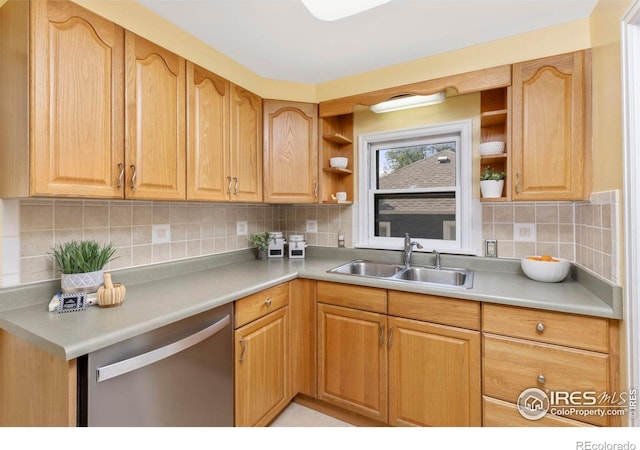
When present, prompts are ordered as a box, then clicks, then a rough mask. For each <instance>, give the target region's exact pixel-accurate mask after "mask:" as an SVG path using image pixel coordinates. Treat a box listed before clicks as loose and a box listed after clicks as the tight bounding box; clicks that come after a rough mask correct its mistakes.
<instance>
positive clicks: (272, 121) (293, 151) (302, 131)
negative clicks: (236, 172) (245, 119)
mask: <svg viewBox="0 0 640 450" xmlns="http://www.w3.org/2000/svg"><path fill="white" fill-rule="evenodd" d="M263 113H264V126H263V133H264V147H263V148H264V165H263V177H264V201H265V202H266V203H317V201H318V189H319V186H318V105H316V104H313V103H300V102H287V101H281V100H264V102H263Z"/></svg>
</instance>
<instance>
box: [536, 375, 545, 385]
mask: <svg viewBox="0 0 640 450" xmlns="http://www.w3.org/2000/svg"><path fill="white" fill-rule="evenodd" d="M546 381H547V379H546V378H545V377H544V375H542V374H540V375H538V383H540V384H544V383H545V382H546Z"/></svg>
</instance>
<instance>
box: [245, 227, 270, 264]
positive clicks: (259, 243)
mask: <svg viewBox="0 0 640 450" xmlns="http://www.w3.org/2000/svg"><path fill="white" fill-rule="evenodd" d="M270 241H271V236H270V235H269V232H267V231H265V232H264V233H253V234H252V235H251V236H249V242H251V245H253V246H254V247H255V248H256V249H257V254H256V258H258V259H260V260H265V259H267V250H268V249H269V242H270Z"/></svg>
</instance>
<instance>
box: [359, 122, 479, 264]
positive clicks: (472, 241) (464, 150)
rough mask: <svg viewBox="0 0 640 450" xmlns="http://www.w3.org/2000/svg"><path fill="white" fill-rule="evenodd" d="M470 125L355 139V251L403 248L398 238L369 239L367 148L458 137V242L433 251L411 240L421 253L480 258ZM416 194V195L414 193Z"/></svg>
mask: <svg viewBox="0 0 640 450" xmlns="http://www.w3.org/2000/svg"><path fill="white" fill-rule="evenodd" d="M472 124H473V122H472V120H470V119H469V120H461V121H456V122H447V123H443V124H434V125H427V126H420V127H415V128H406V129H401V130H392V131H383V132H377V133H368V134H361V135H359V136H358V161H359V163H358V170H359V172H358V173H360V174H361V176H360V179H359V182H358V191H359V198H360V207H359V208H358V215H359V217H358V219H359V223H360V226H359V227H358V243H357V244H356V247H357V248H376V249H385V250H400V249H402V248H403V242H402V238H393V239H389V238H381V239H376V238H375V237H373V230H372V227H373V220H372V214H373V195H372V194H371V193H370V189H369V183H370V178H371V173H372V172H371V171H372V170H373V169H372V168H371V161H370V158H369V149H370V147H371V145H374V144H376V143H378V142H383V141H391V140H398V139H410V138H412V137H418V136H424V135H444V134H459V135H460V149H459V151H460V153H459V156H458V158H459V164H460V165H459V172H457V173H456V177H459V180H460V181H461V182H460V188H459V191H456V202H457V206H456V208H457V210H458V214H459V215H460V223H461V224H465V226H460V227H458V228H457V229H456V233H457V235H458V239H457V240H456V241H449V242H447V241H444V240H443V241H439V242H438V246H437V248H434V245H433V242H434V241H433V240H426V239H414V240H416V241H418V242H420V244H422V245H423V249H422V251H424V252H431V251H433V250H438V251H441V252H444V253H455V254H466V255H481V254H482V250H481V246H482V245H481V243H482V224H481V217H482V210H481V207H480V201H479V200H478V199H473V198H472V197H473V180H472V176H473V175H472V173H473V171H472V162H473V154H472V148H473V133H472ZM465 180H466V182H465ZM419 191H429V189H421V190H419ZM416 192H418V190H417V191H416ZM467 225H468V226H467ZM372 237H373V238H372ZM416 251H419V250H416Z"/></svg>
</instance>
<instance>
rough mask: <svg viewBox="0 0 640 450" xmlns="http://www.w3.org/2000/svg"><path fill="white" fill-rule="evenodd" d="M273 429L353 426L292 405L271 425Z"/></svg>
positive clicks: (295, 404) (303, 407)
mask: <svg viewBox="0 0 640 450" xmlns="http://www.w3.org/2000/svg"><path fill="white" fill-rule="evenodd" d="M270 426H271V427H351V426H353V425H351V424H348V423H346V422H342V421H341V420H338V419H334V418H333V417H330V416H327V415H325V414H322V413H319V412H318V411H314V410H313V409H309V408H307V407H305V406H302V405H298V404H297V403H291V404H290V405H289V406H287V407H286V408H285V410H284V411H282V413H280V415H279V416H278V417H277V418H276V419H275V420H274V421H273V422H272V423H271V425H270Z"/></svg>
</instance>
